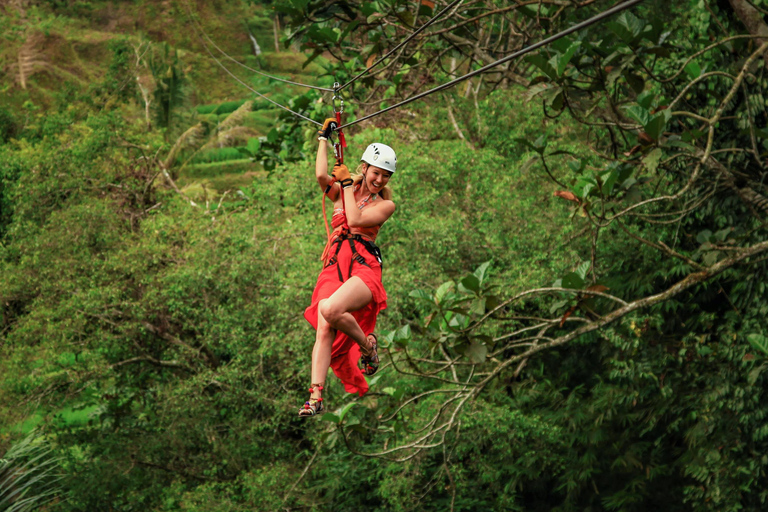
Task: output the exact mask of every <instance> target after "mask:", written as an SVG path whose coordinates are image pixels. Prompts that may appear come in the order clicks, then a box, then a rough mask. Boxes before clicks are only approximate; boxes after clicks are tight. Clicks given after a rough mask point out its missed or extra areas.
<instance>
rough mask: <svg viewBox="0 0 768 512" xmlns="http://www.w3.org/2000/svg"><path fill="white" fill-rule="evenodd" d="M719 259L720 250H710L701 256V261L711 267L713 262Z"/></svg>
mask: <svg viewBox="0 0 768 512" xmlns="http://www.w3.org/2000/svg"><path fill="white" fill-rule="evenodd" d="M718 259H720V251H711V252H708V253H707V254H705V255H704V258H702V262H703V263H704V264H705V265H706V266H708V267H711V266H712V265H714V264H715V263H717V260H718Z"/></svg>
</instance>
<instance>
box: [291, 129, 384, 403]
mask: <svg viewBox="0 0 768 512" xmlns="http://www.w3.org/2000/svg"><path fill="white" fill-rule="evenodd" d="M335 122H336V120H335V119H327V120H326V121H325V124H324V125H323V129H322V130H320V131H319V132H318V133H319V135H320V136H319V137H318V140H319V141H320V145H319V147H318V148H317V160H316V161H315V176H316V178H317V183H318V185H320V189H321V190H323V191H324V192H325V193H326V194H327V195H328V197H329V198H330V199H331V200H332V201H333V207H334V208H333V220H332V225H333V228H334V230H333V233H332V235H331V239H330V240H329V242H328V245H327V246H326V248H325V251H324V252H323V265H324V266H323V270H322V272H321V273H320V276H319V277H318V279H317V285H316V286H315V291H314V293H313V294H312V304H311V305H310V306H309V307H308V308H307V309H306V310H305V311H304V318H306V319H307V321H309V323H310V324H312V326H313V327H314V328H315V329H317V336H316V338H315V346H314V349H313V350H312V386H311V387H310V389H309V391H310V393H311V396H310V398H309V400H308V401H307V402H305V404H304V406H303V407H302V408H301V409H300V410H299V416H302V417H304V416H314V415H315V414H317V413H319V412H320V411H322V410H323V397H322V391H323V386H324V384H325V377H326V375H327V374H328V367H329V366H330V367H331V368H333V372H334V373H335V374H336V376H337V377H339V378H340V379H341V381H342V383H343V384H344V388H345V389H346V390H347V392H349V393H359V394H360V395H361V396H362V395H363V394H365V393H366V392H367V391H368V383H367V382H366V380H365V377H363V374H365V375H373V374H374V373H375V372H376V370H377V369H378V366H379V357H378V353H377V346H376V344H377V339H376V335H375V334H373V330H374V328H375V327H376V316H377V315H378V314H379V311H381V310H382V309H384V308H386V307H387V294H386V292H385V291H384V287H383V285H382V284H381V256H380V254H381V253H380V252H379V250H378V247H376V245H375V244H374V242H375V240H376V234H377V233H378V231H379V228H380V227H381V225H382V224H383V223H384V222H385V221H386V220H387V219H389V217H391V216H392V214H393V213H394V211H395V203H393V202H392V201H391V199H390V197H391V191H390V190H389V189H388V188H387V183H389V180H390V178H391V177H392V174H393V173H394V172H395V166H396V164H397V157H396V156H395V152H394V150H393V149H392V148H391V147H389V146H387V145H385V144H379V143H374V144H371V145H370V146H368V148H367V149H366V150H365V152H364V153H363V157H362V159H361V164H360V166H359V167H358V175H357V176H355V177H354V179H353V178H352V177H351V176H350V175H349V170H348V169H347V167H346V166H345V165H337V166H335V167H334V168H333V175H332V176H329V175H328V148H327V144H326V140H327V139H328V137H329V136H330V134H331V133H332V131H333V128H335ZM329 185H332V186H331V187H330V188H329ZM361 354H362V357H360V355H361ZM358 358H360V364H361V366H362V371H361V369H360V368H358V361H357V360H358Z"/></svg>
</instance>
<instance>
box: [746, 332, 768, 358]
mask: <svg viewBox="0 0 768 512" xmlns="http://www.w3.org/2000/svg"><path fill="white" fill-rule="evenodd" d="M747 341H748V342H749V344H750V345H752V347H753V348H754V349H755V350H759V351H760V352H762V353H763V354H765V355H766V356H768V337H766V336H763V335H762V334H758V333H752V334H748V335H747Z"/></svg>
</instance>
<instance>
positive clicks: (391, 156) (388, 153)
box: [360, 142, 397, 172]
mask: <svg viewBox="0 0 768 512" xmlns="http://www.w3.org/2000/svg"><path fill="white" fill-rule="evenodd" d="M360 161H361V162H366V163H367V164H369V165H372V166H374V167H378V168H379V169H383V170H385V171H389V172H395V167H396V166H397V156H396V155H395V150H394V149H392V148H391V147H389V146H387V145H386V144H381V143H378V142H374V143H373V144H371V145H370V146H368V147H367V148H365V152H364V153H363V157H362V158H361V159H360Z"/></svg>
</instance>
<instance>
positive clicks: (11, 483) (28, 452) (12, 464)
mask: <svg viewBox="0 0 768 512" xmlns="http://www.w3.org/2000/svg"><path fill="white" fill-rule="evenodd" d="M52 453H53V452H52V450H51V449H50V448H48V447H47V446H46V445H45V443H44V440H43V438H42V437H41V436H39V435H38V434H37V433H36V432H32V433H30V434H29V435H28V436H27V437H26V438H25V439H23V440H22V441H20V442H18V443H17V444H15V445H14V446H12V447H11V448H10V449H9V450H8V452H7V453H6V454H5V455H3V456H2V457H1V458H0V511H2V512H28V511H31V510H34V509H36V508H38V507H40V506H41V505H43V504H44V503H47V502H49V501H51V500H52V499H53V497H54V496H55V495H56V494H58V493H59V491H60V489H59V487H58V485H57V483H58V481H59V480H60V477H59V476H58V475H57V474H56V470H57V469H58V461H59V459H58V458H56V457H54V456H53V455H52Z"/></svg>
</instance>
